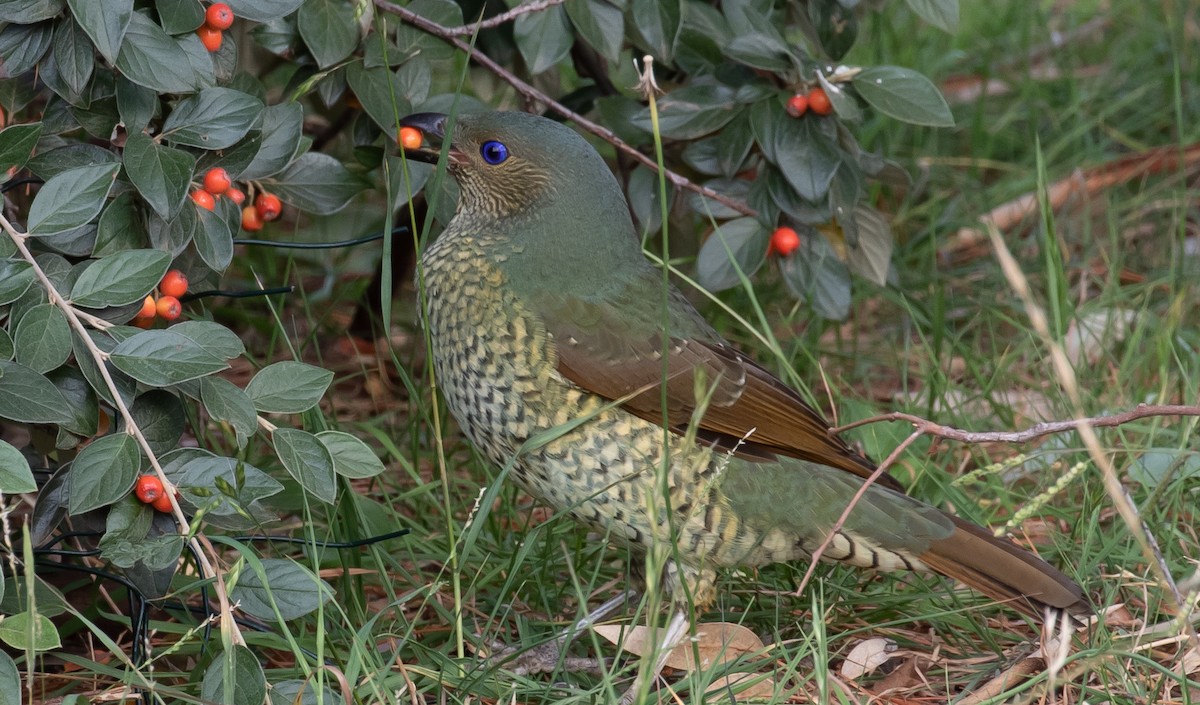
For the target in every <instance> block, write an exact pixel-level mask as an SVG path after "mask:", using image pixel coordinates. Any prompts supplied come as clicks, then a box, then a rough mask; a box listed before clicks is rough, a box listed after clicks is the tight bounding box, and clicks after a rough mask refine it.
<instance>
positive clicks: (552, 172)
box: [403, 113, 1088, 615]
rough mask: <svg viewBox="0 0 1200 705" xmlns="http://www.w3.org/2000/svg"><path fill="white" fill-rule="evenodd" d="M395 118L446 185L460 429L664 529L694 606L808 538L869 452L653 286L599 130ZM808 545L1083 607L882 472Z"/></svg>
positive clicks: (1027, 604) (432, 319)
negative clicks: (444, 158)
mask: <svg viewBox="0 0 1200 705" xmlns="http://www.w3.org/2000/svg"><path fill="white" fill-rule="evenodd" d="M403 122H404V123H405V124H408V125H412V126H415V127H418V128H420V129H422V130H424V131H425V132H426V133H427V135H429V136H430V137H432V138H435V139H444V141H445V142H446V146H447V148H448V159H449V170H450V174H451V175H452V176H453V177H454V178H455V179H456V180H457V181H458V182H459V184H460V186H461V188H462V196H461V199H460V202H459V204H458V210H457V213H456V215H455V217H454V219H453V220H452V221H451V222H450V223H449V225H448V227H447V228H446V231H445V232H444V233H443V234H442V235H441V236H440V237H439V238H438V240H437V241H436V242H435V243H433V245H432V246H430V247H429V248H428V249H427V251H426V252H425V254H424V256H423V257H422V266H423V267H424V276H425V282H426V291H427V299H428V311H427V316H426V321H427V325H428V327H429V332H430V335H431V337H432V341H433V349H434V359H433V362H434V365H435V367H436V372H437V375H438V379H439V383H440V385H441V387H442V389H443V391H444V393H445V396H446V401H447V404H448V405H449V407H450V409H451V411H452V412H453V413H454V415H455V417H456V418H457V419H458V421H459V423H460V425H461V426H462V428H463V430H464V432H465V433H466V434H467V436H468V437H469V438H470V439H471V440H472V441H473V442H474V443H475V444H476V445H477V446H478V447H479V448H480V449H481V450H483V451H484V452H485V453H486V454H487V455H488V456H489V457H490V458H491V459H492V460H493V461H494V462H496V463H497V464H499V465H506V464H508V463H509V462H510V461H512V462H513V475H512V477H513V478H514V479H515V480H516V481H517V482H518V483H520V484H521V486H522V487H523V488H524V489H525V490H526V491H528V492H529V493H530V494H532V495H534V496H535V497H538V498H540V499H541V500H543V501H545V502H547V503H548V504H550V505H551V506H552V507H554V508H555V509H557V510H560V511H565V512H569V513H570V514H572V515H573V516H574V517H575V518H576V519H578V520H580V521H581V522H583V523H585V524H588V525H591V526H594V527H596V528H598V529H601V530H607V531H609V532H611V535H613V536H615V537H617V538H618V539H621V540H624V542H625V543H627V544H628V545H630V546H631V547H633V548H635V549H639V550H644V549H645V548H647V547H648V546H649V545H651V544H654V543H656V542H661V543H663V544H667V545H671V546H673V548H674V549H675V550H674V553H673V554H672V555H675V556H677V560H678V562H679V564H680V565H678V566H676V567H677V570H675V571H671V572H670V574H671V575H674V576H676V579H678V580H686V581H688V582H689V583H690V585H689V587H690V590H689V593H688V594H691V595H693V596H695V598H696V600H697V602H698V603H699V606H701V607H703V606H705V605H706V604H707V603H708V602H709V601H711V599H712V598H713V587H714V581H715V576H716V571H717V570H718V569H721V568H726V567H731V566H738V565H762V564H766V563H771V562H778V561H790V560H797V559H802V558H805V557H807V556H809V555H810V554H811V552H812V551H814V550H815V549H816V548H817V546H818V545H819V544H820V543H821V542H822V541H823V540H824V539H825V538H826V537H827V536H828V534H829V533H830V531H831V530H832V528H833V526H834V524H835V522H836V521H837V519H838V517H839V516H841V514H842V513H843V511H844V510H845V508H846V507H847V506H849V504H850V503H851V502H852V500H853V498H854V497H855V494H856V493H858V492H859V491H860V490H861V489H862V485H863V482H864V478H865V477H866V476H868V475H870V473H871V472H872V471H873V470H874V468H875V466H874V464H873V463H872V462H871V461H870V460H869V459H867V458H864V457H862V456H861V455H859V454H858V453H856V452H855V451H854V450H852V449H851V448H850V447H848V446H847V445H846V444H845V443H844V442H842V441H841V440H840V439H839V438H837V437H836V436H833V435H831V434H830V433H829V426H828V424H827V423H826V422H825V420H824V419H823V418H822V417H821V415H820V414H819V413H818V412H816V411H815V410H813V409H812V408H810V407H809V406H808V405H807V404H805V402H804V401H803V400H802V399H801V397H800V396H799V395H798V394H797V393H796V392H795V391H794V390H792V389H790V388H788V387H787V386H786V385H785V384H784V383H783V382H781V381H780V380H778V379H777V378H776V377H774V376H773V375H772V374H770V373H769V372H767V371H766V370H764V369H763V368H761V367H759V366H758V365H756V364H755V363H754V362H753V361H751V360H749V359H748V358H746V357H745V356H744V355H742V354H741V353H739V352H738V351H737V350H735V349H733V348H732V347H731V346H729V345H728V344H727V343H726V342H725V341H724V340H723V339H722V338H721V337H720V336H719V335H718V334H717V333H716V331H714V330H713V329H712V328H711V327H710V326H709V325H708V324H707V323H706V322H705V321H704V319H703V318H701V316H700V315H699V313H697V312H696V310H695V309H694V308H692V306H691V305H690V304H689V303H688V301H687V300H686V299H685V298H684V297H683V296H682V295H681V294H680V293H679V292H678V291H675V290H674V289H669V290H668V291H666V292H664V291H663V285H664V284H663V279H662V275H661V272H660V271H659V270H657V269H655V268H654V267H652V266H651V265H650V264H649V263H648V262H647V260H646V259H645V257H644V256H643V255H642V252H641V247H640V244H639V242H638V240H637V238H636V237H635V234H634V230H633V226H632V224H631V222H630V218H629V211H628V207H627V206H626V203H625V199H624V197H623V195H622V194H621V191H620V188H619V186H618V184H617V181H616V179H615V178H614V177H613V175H612V173H611V172H610V171H609V170H608V168H607V166H606V165H605V164H604V162H603V160H602V159H601V158H600V156H599V155H598V154H597V153H596V152H595V150H594V149H592V147H591V146H590V145H589V144H588V143H587V142H586V141H585V140H583V139H582V138H581V137H579V136H578V135H577V134H576V133H575V132H573V131H572V130H570V129H569V128H567V127H565V126H563V125H560V124H557V123H554V122H551V121H549V120H546V119H543V118H539V117H535V116H531V115H525V114H521V113H485V114H480V115H469V116H461V117H460V118H459V119H458V121H457V124H456V125H455V126H454V129H453V131H452V133H450V134H446V133H445V129H446V118H445V116H440V115H433V114H421V115H416V116H411V117H409V118H407V119H406V120H405V121H403ZM412 156H415V157H417V158H424V159H430V158H431V157H432V156H435V155H433V153H431V152H427V151H426V152H424V153H420V152H418V153H415V154H413V155H412ZM664 307H665V308H664ZM664 322H665V324H666V325H665V328H664ZM701 398H703V399H701ZM664 399H665V401H666V405H665V408H664V405H663V401H664ZM580 419H584V422H583V423H580V424H577V425H574V426H572V424H574V423H575V422H578V421H579V420H580ZM664 423H665V424H666V425H667V427H668V428H669V429H670V433H664V431H663V424H664ZM565 428H570V430H567V431H565V432H563V433H560V434H557V435H556V434H554V433H549V434H547V432H548V431H550V430H551V429H565ZM544 437H553V440H551V441H549V442H547V443H545V444H544V445H540V446H536V444H535V447H532V448H530V447H528V446H525V444H526V442H527V441H528V439H530V438H544ZM523 447H524V448H525V449H524V450H523V451H522V452H521V453H520V455H518V456H517V457H516V458H515V461H514V459H513V456H514V454H516V453H517V452H518V450H520V449H522V448H523ZM663 472H665V475H666V476H665V478H662V477H660V475H661V473H663ZM660 479H661V480H664V481H665V482H664V483H660V482H659V480H660ZM662 487H666V488H668V491H667V492H666V495H667V496H664V493H663V492H662V490H661V488H662ZM825 558H827V559H830V560H840V561H844V562H847V563H851V564H854V565H859V566H864V567H875V568H881V569H897V568H908V569H913V570H932V571H936V572H939V573H942V574H944V575H948V576H951V577H954V578H956V579H959V580H962V581H963V582H965V583H967V584H968V585H971V586H972V587H975V588H977V589H979V590H981V591H982V592H984V593H985V594H988V595H990V596H992V597H994V598H996V599H1000V600H1004V601H1006V602H1008V603H1009V604H1010V605H1011V606H1012V607H1014V608H1016V609H1019V610H1021V611H1023V612H1026V613H1028V614H1031V615H1040V614H1041V611H1042V608H1043V607H1046V606H1049V607H1053V608H1057V609H1065V610H1068V611H1071V612H1073V613H1079V614H1082V613H1086V612H1087V611H1088V607H1087V605H1086V602H1085V600H1084V598H1083V594H1082V591H1081V590H1080V589H1079V587H1078V586H1077V585H1076V584H1075V583H1074V582H1073V581H1071V580H1070V579H1069V578H1067V577H1066V576H1064V575H1062V574H1061V573H1059V572H1058V571H1057V570H1055V569H1054V568H1052V567H1050V566H1049V565H1047V564H1046V563H1044V562H1042V561H1041V560H1040V559H1038V558H1036V557H1034V556H1033V555H1031V554H1029V553H1027V552H1025V551H1023V550H1021V549H1020V548H1018V547H1016V546H1014V545H1013V544H1011V543H1009V542H1007V541H1004V540H1002V539H995V538H992V537H991V536H990V535H989V534H988V533H987V532H986V531H985V530H983V529H981V528H979V527H976V526H974V525H971V524H969V523H966V522H963V521H961V520H958V519H957V518H954V517H951V516H949V515H946V514H944V513H943V512H941V511H939V510H937V509H935V508H933V507H930V506H928V505H925V504H922V503H920V502H918V501H916V500H914V499H911V498H909V497H907V496H905V495H904V494H903V491H902V488H901V487H900V485H899V484H898V483H897V482H896V481H895V480H894V479H892V478H890V477H888V476H884V477H882V478H881V479H879V480H878V481H877V482H876V484H875V485H873V486H871V487H869V488H867V489H866V491H865V492H864V493H863V495H862V497H861V499H860V500H859V502H858V504H857V505H856V508H855V510H854V511H853V512H852V513H851V515H850V517H849V519H848V520H847V522H846V523H845V525H844V526H843V527H842V528H841V529H840V530H839V531H838V532H837V533H836V534H835V535H834V536H833V539H832V542H831V544H830V548H829V549H828V550H827V552H826V553H825Z"/></svg>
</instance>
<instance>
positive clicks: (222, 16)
mask: <svg viewBox="0 0 1200 705" xmlns="http://www.w3.org/2000/svg"><path fill="white" fill-rule="evenodd" d="M204 24H205V26H207V27H210V28H212V29H217V30H221V29H229V28H230V27H232V26H233V8H231V7H230V6H228V5H226V4H225V3H223V2H218V3H216V4H214V5H212V6H210V7H209V8H208V12H205V13H204Z"/></svg>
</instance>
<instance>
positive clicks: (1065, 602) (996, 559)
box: [920, 516, 1093, 621]
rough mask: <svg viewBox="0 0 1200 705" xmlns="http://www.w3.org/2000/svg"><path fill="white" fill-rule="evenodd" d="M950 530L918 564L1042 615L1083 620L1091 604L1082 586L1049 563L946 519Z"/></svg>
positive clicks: (976, 528)
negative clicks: (1059, 614) (1050, 611)
mask: <svg viewBox="0 0 1200 705" xmlns="http://www.w3.org/2000/svg"><path fill="white" fill-rule="evenodd" d="M950 519H951V520H953V522H954V526H955V531H954V533H953V534H951V535H950V536H949V537H948V538H945V539H941V540H939V541H936V542H934V543H933V544H932V545H931V546H930V547H929V550H927V551H926V552H925V553H923V554H921V556H920V559H921V562H922V563H924V564H925V565H926V566H928V567H929V568H930V569H931V570H934V571H936V572H938V573H941V574H942V575H945V576H947V577H950V578H954V579H955V580H958V581H959V582H961V583H963V584H965V585H967V586H968V587H971V588H974V589H976V590H978V591H979V592H982V593H983V594H985V595H987V596H988V597H991V598H993V599H996V600H998V601H1000V602H1003V603H1006V604H1008V605H1010V606H1011V607H1013V608H1014V609H1016V610H1019V611H1021V612H1023V613H1025V614H1027V615H1030V616H1032V617H1034V618H1037V619H1041V618H1043V616H1044V614H1045V610H1046V608H1047V607H1049V608H1051V609H1053V610H1061V611H1064V612H1066V613H1067V614H1069V615H1071V616H1072V617H1073V618H1074V619H1075V620H1076V621H1085V620H1086V619H1087V618H1088V617H1090V616H1091V615H1092V613H1093V612H1092V608H1091V606H1090V605H1089V604H1088V602H1087V599H1086V598H1085V596H1084V594H1083V589H1082V588H1080V587H1079V585H1077V584H1076V583H1075V581H1074V580H1071V579H1070V578H1068V577H1067V576H1065V575H1063V574H1062V573H1061V572H1059V571H1058V569H1056V568H1055V567H1054V566H1052V565H1050V564H1049V563H1047V562H1045V561H1043V560H1042V559H1041V558H1038V557H1037V556H1035V555H1033V554H1032V553H1030V552H1028V551H1026V550H1025V549H1023V548H1021V547H1019V546H1017V545H1016V544H1014V543H1012V542H1010V541H1008V540H1007V539H1003V538H996V537H995V536H992V534H991V533H989V532H988V531H987V530H986V529H984V528H982V527H980V526H976V525H974V524H972V523H970V522H967V521H963V520H962V519H959V518H957V517H953V516H951V517H950Z"/></svg>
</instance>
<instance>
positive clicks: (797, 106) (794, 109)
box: [787, 93, 808, 118]
mask: <svg viewBox="0 0 1200 705" xmlns="http://www.w3.org/2000/svg"><path fill="white" fill-rule="evenodd" d="M806 112H808V98H806V97H804V95H802V94H800V93H797V94H796V95H794V96H792V97H791V98H788V102H787V113H788V115H791V116H792V117H795V118H798V117H800V116H801V115H803V114H804V113H806Z"/></svg>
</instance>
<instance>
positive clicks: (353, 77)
mask: <svg viewBox="0 0 1200 705" xmlns="http://www.w3.org/2000/svg"><path fill="white" fill-rule="evenodd" d="M346 82H347V83H349V84H350V90H352V91H354V95H355V96H357V97H358V101H359V102H360V103H362V106H363V110H365V111H366V112H367V115H370V116H371V119H372V120H374V121H375V123H376V124H378V125H379V126H380V127H382V128H383V131H384V132H386V133H388V134H389V135H395V134H396V129H397V124H398V123H399V121H400V118H402V117H404V116H405V115H407V114H409V113H410V112H412V107H411V106H410V105H409V104H408V101H407V100H405V99H404V87H403V86H402V85H401V84H400V78H399V77H398V76H397V75H396V74H395V73H392V72H391V71H390V70H388V69H387V68H384V67H379V68H373V69H368V68H363V64H362V62H361V61H355V62H354V63H352V64H350V65H349V66H347V67H346Z"/></svg>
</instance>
